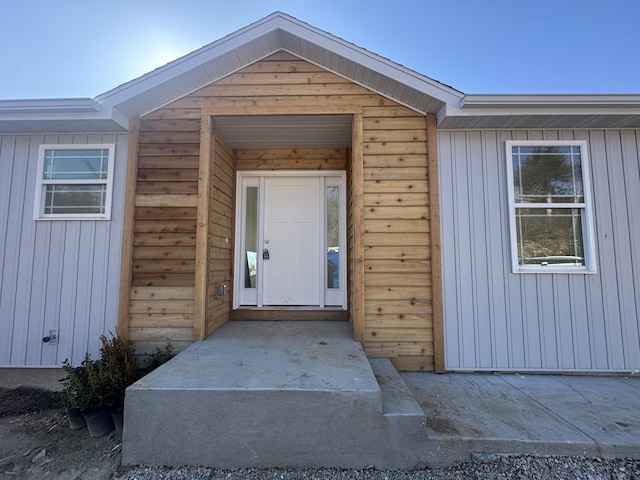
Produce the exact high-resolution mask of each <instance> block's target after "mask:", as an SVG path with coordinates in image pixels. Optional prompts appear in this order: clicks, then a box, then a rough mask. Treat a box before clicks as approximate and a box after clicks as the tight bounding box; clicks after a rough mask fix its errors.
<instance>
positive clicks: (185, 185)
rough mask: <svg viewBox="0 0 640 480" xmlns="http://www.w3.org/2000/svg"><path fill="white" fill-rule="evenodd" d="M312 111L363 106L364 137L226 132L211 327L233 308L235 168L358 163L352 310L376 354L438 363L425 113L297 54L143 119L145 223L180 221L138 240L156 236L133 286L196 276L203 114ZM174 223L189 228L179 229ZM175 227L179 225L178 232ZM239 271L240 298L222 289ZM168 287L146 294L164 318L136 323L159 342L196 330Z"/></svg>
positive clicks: (143, 251) (213, 240) (212, 237)
mask: <svg viewBox="0 0 640 480" xmlns="http://www.w3.org/2000/svg"><path fill="white" fill-rule="evenodd" d="M301 113H305V114H323V113H327V114H336V113H347V114H352V115H354V118H357V119H359V120H358V122H359V125H360V127H358V128H360V129H361V130H360V133H359V134H358V135H354V139H356V141H357V142H358V144H357V145H352V148H351V149H350V150H349V151H347V150H342V149H337V150H327V149H311V150H293V149H281V150H238V151H232V150H231V146H229V145H226V143H225V141H224V139H220V138H217V140H216V143H215V146H214V152H215V154H214V155H218V154H220V155H221V156H220V157H216V161H215V163H214V166H213V171H214V176H215V175H219V178H216V179H215V180H214V185H215V184H217V185H218V186H219V187H220V188H219V189H216V188H215V187H214V188H213V191H212V197H211V210H210V223H209V229H210V230H209V241H210V246H209V247H210V248H209V259H210V266H209V277H208V281H209V294H208V305H209V306H208V313H207V319H206V325H207V327H206V331H207V332H209V331H212V330H213V329H214V328H215V326H216V325H219V324H220V323H221V322H224V321H225V319H226V318H227V317H228V305H229V304H228V300H229V298H230V295H231V291H230V287H231V284H232V282H231V281H230V277H229V275H230V272H231V268H232V258H231V248H230V245H232V244H233V239H232V237H231V232H232V230H231V229H232V221H231V220H232V218H233V215H232V210H233V206H234V202H235V198H234V197H233V195H234V193H233V185H234V180H235V169H234V167H235V168H237V169H238V170H240V169H242V170H253V169H268V170H278V169H287V170H304V169H310V170H318V169H327V170H332V169H346V170H347V172H348V177H349V178H348V188H349V192H348V202H347V203H348V212H347V219H348V220H347V221H348V245H349V262H348V263H349V265H348V277H349V279H348V288H349V292H350V306H349V309H350V312H351V316H352V321H353V322H354V326H355V330H356V338H358V339H359V340H362V341H363V343H364V345H365V349H366V351H367V353H368V354H369V355H372V356H386V357H390V358H392V360H393V361H394V363H395V364H396V366H398V367H399V368H402V369H409V370H431V369H433V322H432V309H431V301H432V298H431V265H430V258H431V255H430V251H429V244H430V241H429V232H430V227H429V223H430V218H429V208H428V198H429V197H428V195H429V188H428V165H427V127H426V125H427V124H426V121H425V117H424V115H420V114H417V113H415V112H413V111H412V110H409V109H408V108H405V107H403V106H401V105H398V104H397V103H395V102H393V101H391V100H388V99H387V98H384V97H382V96H380V95H377V94H375V93H373V92H371V91H369V90H367V89H365V88H363V87H360V86H358V85H355V84H353V83H351V82H349V81H347V80H345V79H343V78H341V77H339V76H337V75H334V74H332V73H329V72H327V71H325V70H323V69H321V68H320V67H317V66H314V65H312V64H310V63H308V62H305V61H303V60H300V59H299V58H297V57H294V56H292V55H289V54H286V53H278V54H275V55H272V56H271V57H269V58H267V59H265V60H263V61H260V62H257V63H255V64H253V65H250V66H248V67H246V68H244V69H242V70H240V71H238V72H237V73H235V74H232V75H229V76H228V77H226V78H224V79H221V80H219V81H217V82H215V83H213V84H211V85H209V86H207V87H204V88H202V89H200V90H198V91H196V92H194V93H192V94H190V95H188V96H186V97H184V98H181V99H179V100H176V101H175V102H173V103H171V104H169V105H167V106H166V107H164V108H162V109H160V110H158V111H156V112H153V113H151V114H149V115H147V116H146V117H144V118H143V119H142V124H141V133H140V154H139V158H140V160H143V159H144V161H143V162H142V164H141V165H140V166H139V168H138V186H139V187H142V188H143V189H144V191H140V190H139V191H138V192H137V194H136V202H137V206H136V219H135V222H136V225H137V224H138V222H139V221H143V222H145V225H147V228H160V229H161V230H165V229H168V231H166V232H165V231H161V232H156V231H155V230H152V231H149V232H146V233H149V234H154V233H162V234H163V236H162V238H157V237H154V236H153V235H148V236H145V237H142V238H140V237H136V240H134V241H136V242H138V243H139V242H140V241H141V240H144V241H145V242H146V244H144V245H142V244H138V245H136V247H135V248H134V257H135V259H136V260H138V261H140V260H149V261H148V262H144V263H142V264H140V262H138V264H139V265H140V268H139V269H137V270H134V275H133V277H132V278H133V282H134V283H135V285H134V286H133V288H136V287H142V286H146V287H166V290H164V292H165V293H166V295H170V294H171V291H172V290H171V288H169V287H180V288H183V289H185V290H183V291H184V292H185V294H186V292H187V290H186V289H188V288H193V286H194V285H193V278H194V269H193V266H192V265H193V262H194V261H196V258H195V257H194V255H195V247H194V246H193V245H192V243H193V241H194V240H193V238H194V237H193V235H195V226H194V223H193V221H194V220H195V215H196V208H195V205H196V199H195V197H194V195H197V191H198V188H197V179H198V170H197V155H198V151H199V146H198V145H197V133H198V128H199V125H200V119H201V118H202V117H203V116H208V115H211V116H212V117H213V122H214V124H215V117H216V115H241V114H301ZM355 123H357V122H356V121H355V120H354V124H355ZM352 155H353V156H355V157H356V158H358V159H362V160H361V161H360V163H358V164H357V165H354V164H353V162H352V161H348V160H347V159H348V157H350V156H352ZM354 167H355V168H354ZM223 187H224V188H223ZM190 219H191V220H190ZM173 224H175V225H176V228H180V231H177V232H173V231H171V228H172V227H171V225H173ZM136 228H138V227H137V226H136ZM138 233H142V232H136V235H138ZM170 233H172V234H173V235H172V236H170V237H167V236H166V235H167V234H170ZM227 238H229V243H228V244H227V243H226V239H227ZM172 241H173V242H174V243H171V242H172ZM149 242H154V244H153V245H151V244H150V243H149ZM158 242H160V243H161V244H157V243H158ZM157 261H161V262H162V263H161V265H162V266H163V267H165V269H164V270H163V271H161V272H155V271H151V270H149V269H150V268H156V269H157V268H160V267H153V266H151V265H152V264H153V265H156V262H157ZM359 272H360V273H359ZM158 274H160V275H158ZM227 281H228V282H229V283H227V286H228V289H229V290H228V292H229V298H227V299H224V300H223V299H219V298H217V288H218V285H220V284H222V283H226V282H227ZM157 293H159V295H156V296H154V299H153V300H149V299H144V301H142V302H139V303H138V304H137V305H138V306H137V307H136V308H138V309H139V310H142V311H143V314H144V315H146V317H145V318H147V319H148V321H155V320H151V319H152V318H156V319H157V324H154V325H151V324H149V325H146V326H145V329H144V330H142V331H141V330H134V331H132V333H133V335H132V338H135V339H136V340H156V341H157V340H161V339H162V338H163V336H164V335H168V334H172V332H173V333H174V334H176V335H178V338H186V336H187V330H188V328H189V321H190V320H191V317H190V315H191V314H192V310H191V308H192V304H191V303H189V301H188V300H187V299H182V298H181V299H173V300H169V299H165V298H164V297H163V295H162V293H160V291H157ZM156 304H157V306H156V307H154V305H156ZM132 305H134V304H133V303H132ZM360 305H361V306H360ZM150 307H151V308H152V309H153V313H154V314H156V313H157V314H160V315H157V316H153V315H150V314H151V313H152V312H150V311H149V312H147V311H146V310H147V309H148V308H150ZM167 309H170V310H171V311H170V312H169V311H168V310H167ZM133 319H134V317H132V320H133ZM135 319H136V321H139V320H140V317H135ZM165 320H168V321H165ZM171 322H178V323H171ZM134 325H135V322H133V323H132V324H130V328H135V327H134ZM153 330H156V332H154V331H153Z"/></svg>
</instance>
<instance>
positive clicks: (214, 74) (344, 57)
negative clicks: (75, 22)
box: [96, 12, 463, 117]
mask: <svg viewBox="0 0 640 480" xmlns="http://www.w3.org/2000/svg"><path fill="white" fill-rule="evenodd" d="M280 51H285V52H288V53H291V54H294V55H295V56H297V57H299V58H301V59H303V60H306V61H308V62H310V63H313V64H315V65H318V66H320V67H322V68H324V69H326V70H328V71H330V72H333V73H335V74H337V75H340V76H342V77H344V78H346V79H348V80H350V81H353V82H354V83H357V84H359V85H362V86H364V87H366V88H369V89H371V90H373V91H374V92H376V93H379V94H381V95H383V96H386V97H388V98H390V99H392V100H394V101H396V102H398V103H400V104H402V105H405V106H407V107H409V108H412V109H414V110H416V111H418V112H421V113H426V112H430V113H436V112H437V111H438V110H440V109H441V108H442V107H443V106H444V104H445V103H449V102H453V103H455V104H456V105H457V104H458V103H459V102H460V100H461V99H462V98H463V94H462V93H461V92H458V91H457V90H455V89H453V88H451V87H448V86H446V85H444V84H442V83H439V82H437V81H435V80H432V79H430V78H428V77H425V76H423V75H420V74H418V73H416V72H414V71H412V70H410V69H407V68H405V67H403V66H401V65H399V64H397V63H394V62H392V61H390V60H387V59H385V58H383V57H380V56H378V55H376V54H374V53H371V52H369V51H367V50H365V49H363V48H360V47H358V46H356V45H354V44H352V43H349V42H346V41H345V40H342V39H340V38H338V37H335V36H333V35H331V34H329V33H327V32H324V31H322V30H319V29H317V28H315V27H312V26H311V25H308V24H306V23H303V22H301V21H299V20H297V19H295V18H293V17H290V16H288V15H286V14H284V13H281V12H276V13H274V14H272V15H270V16H268V17H266V18H264V19H262V20H259V21H257V22H255V23H253V24H251V25H249V26H247V27H245V28H243V29H241V30H239V31H237V32H235V33H232V34H230V35H227V36H226V37H224V38H222V39H220V40H218V41H216V42H213V43H211V44H209V45H207V46H205V47H202V48H200V49H199V50H196V51H194V52H192V53H190V54H188V55H186V56H184V57H182V58H180V59H178V60H176V61H174V62H171V63H169V64H167V65H165V66H164V67H161V68H158V69H156V70H154V71H152V72H150V73H148V74H146V75H144V76H142V77H140V78H138V79H135V80H132V81H131V82H128V83H126V84H124V85H121V86H119V87H117V88H115V89H113V90H111V91H109V92H106V93H104V94H102V95H100V96H99V97H97V98H96V101H97V102H99V103H100V104H102V105H105V106H108V107H111V108H114V109H116V110H118V111H119V112H121V113H122V114H124V115H125V116H128V117H130V116H134V115H143V114H145V113H147V112H150V111H152V110H154V109H156V108H158V107H161V106H163V105H165V104H167V103H169V102H171V101H173V100H176V99H177V98H180V97H182V96H184V95H187V94H189V93H190V92H193V91H194V90H196V89H199V88H202V87H203V86H206V85H208V84H210V83H212V82H215V81H216V80H219V79H221V78H223V77H225V76H227V75H229V74H231V73H234V72H236V71H238V70H240V69H241V68H244V67H246V66H248V65H250V64H252V63H254V62H256V61H259V60H261V59H263V58H266V57H267V56H269V55H272V54H274V53H277V52H280Z"/></svg>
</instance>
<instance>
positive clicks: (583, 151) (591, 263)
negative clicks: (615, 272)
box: [505, 140, 597, 274]
mask: <svg viewBox="0 0 640 480" xmlns="http://www.w3.org/2000/svg"><path fill="white" fill-rule="evenodd" d="M513 147H579V148H580V161H581V169H582V193H583V196H584V201H583V202H581V203H554V204H551V205H553V209H578V210H580V211H581V215H580V218H581V223H582V252H583V255H584V263H585V264H584V265H575V266H569V265H560V266H555V265H520V262H519V258H518V232H517V217H516V210H517V209H520V208H522V209H525V208H541V207H540V206H539V205H540V204H541V202H530V203H516V201H515V185H514V182H513V173H514V172H513V153H512V150H513ZM505 152H506V164H507V191H508V201H509V233H510V242H511V271H512V273H574V274H576V273H577V274H593V273H597V269H596V254H595V250H596V246H595V233H594V222H593V204H592V197H591V172H590V161H589V152H588V149H587V142H586V141H584V140H510V141H507V142H505ZM544 205H545V208H549V204H548V203H545V204H544Z"/></svg>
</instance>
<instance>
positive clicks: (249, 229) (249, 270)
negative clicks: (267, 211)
mask: <svg viewBox="0 0 640 480" xmlns="http://www.w3.org/2000/svg"><path fill="white" fill-rule="evenodd" d="M244 204H245V212H244V214H245V221H246V225H245V236H244V250H245V251H244V263H245V269H244V288H256V274H257V264H258V258H257V252H258V187H247V188H246V190H245V202H244Z"/></svg>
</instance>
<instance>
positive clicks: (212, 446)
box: [122, 321, 426, 468]
mask: <svg viewBox="0 0 640 480" xmlns="http://www.w3.org/2000/svg"><path fill="white" fill-rule="evenodd" d="M373 364H375V369H376V371H377V374H378V376H379V377H378V378H379V379H380V382H381V383H382V385H383V387H382V388H381V387H380V385H379V384H378V381H377V380H376V376H375V375H374V370H373V368H372V366H371V364H370V363H369V361H368V359H367V357H366V356H365V354H364V351H363V349H362V347H361V345H360V344H359V343H358V342H355V341H354V340H353V334H352V331H351V326H350V324H348V323H345V322H313V321H310V322H230V323H229V324H227V325H225V326H224V327H222V328H221V329H220V330H218V331H217V332H215V333H214V334H213V335H211V336H210V337H209V338H208V339H206V340H205V341H202V342H198V343H196V344H194V345H192V346H191V347H189V348H187V349H186V350H185V351H184V352H182V353H180V354H179V355H178V356H176V357H175V358H174V359H172V360H171V361H169V362H168V363H166V364H165V365H163V366H161V367H160V368H158V369H157V370H155V371H154V372H152V373H150V374H149V375H147V376H146V377H144V378H143V379H141V380H140V381H138V382H136V383H135V384H134V385H132V386H131V387H129V389H128V390H127V396H126V402H125V425H124V432H123V454H122V463H123V465H128V464H154V465H184V464H192V465H205V466H212V467H221V468H238V467H255V468H261V467H343V468H363V467H368V466H375V467H379V468H407V467H412V466H414V465H415V464H416V463H417V461H416V454H415V451H414V450H415V447H416V446H417V445H418V442H419V441H420V440H421V439H422V438H424V437H425V435H426V429H425V428H424V414H422V416H420V415H417V412H416V410H415V406H414V405H413V404H412V403H411V402H410V399H409V398H408V397H407V395H406V393H407V392H408V389H407V388H406V386H405V385H404V383H403V382H402V379H401V378H400V377H399V376H398V374H397V373H394V372H395V370H394V369H393V366H392V365H391V364H390V363H389V362H388V361H386V363H385V361H383V360H379V361H378V360H374V361H373ZM414 402H415V401H414Z"/></svg>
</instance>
